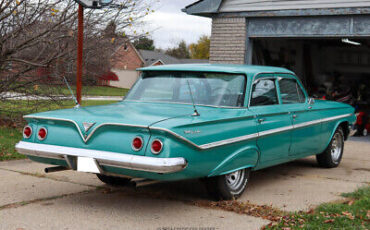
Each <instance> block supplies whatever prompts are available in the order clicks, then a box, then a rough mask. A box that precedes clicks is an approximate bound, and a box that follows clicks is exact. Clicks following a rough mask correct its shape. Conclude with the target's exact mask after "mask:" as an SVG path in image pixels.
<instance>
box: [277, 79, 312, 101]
mask: <svg viewBox="0 0 370 230" xmlns="http://www.w3.org/2000/svg"><path fill="white" fill-rule="evenodd" d="M291 76H295V75H291ZM295 77H296V78H294V77H278V78H279V80H278V82H277V84H278V86H279V94H280V97H281V90H280V89H281V88H280V83H279V81H280V80H284V79H289V80H293V81H295V83H296V90H297V93H298V87H299V88H300V89H301V91H302V93H303V96H304V102H296V103H283V101H281V105H302V104H306V103H307V101H308V96H307V95H306V94H307V92H306V90H305V89H304V87H303V85H302V82H300V81H299V79H298V77H297V76H295ZM298 96H299V93H298Z"/></svg>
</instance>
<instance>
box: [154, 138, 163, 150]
mask: <svg viewBox="0 0 370 230" xmlns="http://www.w3.org/2000/svg"><path fill="white" fill-rule="evenodd" d="M162 148H163V143H162V141H160V140H158V139H156V140H154V141H153V142H152V148H151V149H152V153H154V154H159V153H160V152H161V151H162Z"/></svg>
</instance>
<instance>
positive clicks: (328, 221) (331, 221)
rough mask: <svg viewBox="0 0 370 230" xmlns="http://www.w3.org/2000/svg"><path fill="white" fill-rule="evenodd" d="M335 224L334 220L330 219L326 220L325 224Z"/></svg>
mask: <svg viewBox="0 0 370 230" xmlns="http://www.w3.org/2000/svg"><path fill="white" fill-rule="evenodd" d="M333 222H334V219H329V220H325V221H324V223H325V224H328V223H333Z"/></svg>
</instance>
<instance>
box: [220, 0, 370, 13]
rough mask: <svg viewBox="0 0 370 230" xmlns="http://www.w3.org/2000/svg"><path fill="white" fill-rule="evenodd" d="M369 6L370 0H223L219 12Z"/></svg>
mask: <svg viewBox="0 0 370 230" xmlns="http://www.w3.org/2000/svg"><path fill="white" fill-rule="evenodd" d="M350 7H370V0H224V1H223V3H222V5H221V8H220V12H243V11H268V10H299V9H328V8H350Z"/></svg>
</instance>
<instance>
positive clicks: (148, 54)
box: [109, 42, 208, 88]
mask: <svg viewBox="0 0 370 230" xmlns="http://www.w3.org/2000/svg"><path fill="white" fill-rule="evenodd" d="M185 63H208V60H199V59H177V58H174V57H171V56H169V55H167V54H164V53H161V52H159V51H151V50H137V49H136V48H135V47H134V45H133V44H132V43H131V42H125V43H124V44H123V45H121V46H120V47H118V49H117V50H116V51H115V53H114V54H113V55H112V59H111V65H112V72H114V73H115V74H116V75H117V77H118V81H110V83H109V85H110V86H113V87H119V88H131V86H132V85H133V84H134V83H135V81H136V80H137V78H138V77H139V72H137V71H136V69H137V68H140V67H145V66H154V65H170V64H185Z"/></svg>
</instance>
